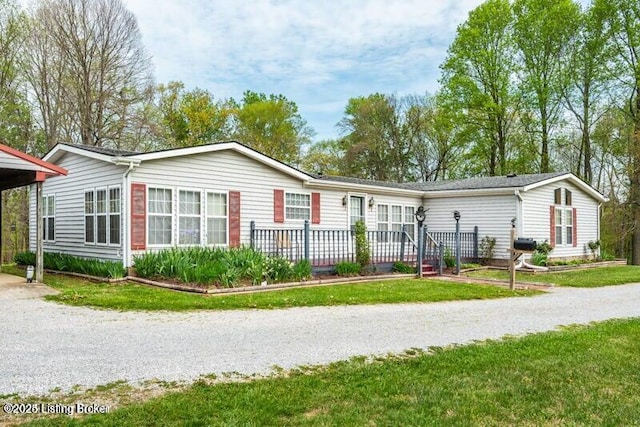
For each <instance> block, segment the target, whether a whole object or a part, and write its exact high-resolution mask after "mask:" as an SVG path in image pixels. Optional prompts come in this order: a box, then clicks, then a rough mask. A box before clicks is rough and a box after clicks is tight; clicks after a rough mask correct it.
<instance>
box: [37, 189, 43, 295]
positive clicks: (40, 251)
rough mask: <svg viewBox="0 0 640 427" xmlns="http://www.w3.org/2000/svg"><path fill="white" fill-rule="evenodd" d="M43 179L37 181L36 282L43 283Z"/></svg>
mask: <svg viewBox="0 0 640 427" xmlns="http://www.w3.org/2000/svg"><path fill="white" fill-rule="evenodd" d="M42 225H43V224H42V181H38V182H36V282H38V283H42V280H43V277H44V250H43V248H42V240H43V232H44V228H43V226H42Z"/></svg>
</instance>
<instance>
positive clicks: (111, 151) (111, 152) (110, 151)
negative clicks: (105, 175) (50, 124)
mask: <svg viewBox="0 0 640 427" xmlns="http://www.w3.org/2000/svg"><path fill="white" fill-rule="evenodd" d="M63 144H64V145H68V146H69V147H76V148H81V149H83V150H87V151H91V152H93V153H98V154H104V155H105V156H134V155H136V154H142V153H141V152H136V151H128V150H120V149H117V148H107V147H96V146H94V145H84V144H67V143H63Z"/></svg>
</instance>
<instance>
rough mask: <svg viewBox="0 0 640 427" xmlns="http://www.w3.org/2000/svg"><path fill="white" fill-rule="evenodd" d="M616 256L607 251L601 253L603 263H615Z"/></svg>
mask: <svg viewBox="0 0 640 427" xmlns="http://www.w3.org/2000/svg"><path fill="white" fill-rule="evenodd" d="M615 259H616V256H615V255H614V254H612V253H611V252H608V251H606V250H604V249H603V250H601V251H600V260H602V261H615Z"/></svg>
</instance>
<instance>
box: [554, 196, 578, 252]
mask: <svg viewBox="0 0 640 427" xmlns="http://www.w3.org/2000/svg"><path fill="white" fill-rule="evenodd" d="M554 203H555V205H556V206H555V209H554V222H555V244H556V246H565V245H566V246H572V245H573V228H574V224H573V207H572V206H571V203H572V193H571V191H570V190H569V189H566V188H556V189H555V191H554Z"/></svg>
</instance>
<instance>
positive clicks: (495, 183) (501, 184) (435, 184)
mask: <svg viewBox="0 0 640 427" xmlns="http://www.w3.org/2000/svg"><path fill="white" fill-rule="evenodd" d="M565 174H567V172H550V173H535V174H526V175H507V176H487V177H476V178H466V179H452V180H443V181H430V182H405V183H397V182H388V181H375V180H370V179H359V178H350V177H345V176H328V175H315V177H316V178H317V179H319V180H322V181H331V182H342V183H345V184H347V183H348V184H362V185H375V186H378V187H389V188H400V189H405V190H416V191H454V190H481V189H485V188H520V187H526V186H527V185H531V184H535V183H537V182H541V181H544V180H547V179H550V178H555V177H557V176H560V175H565Z"/></svg>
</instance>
